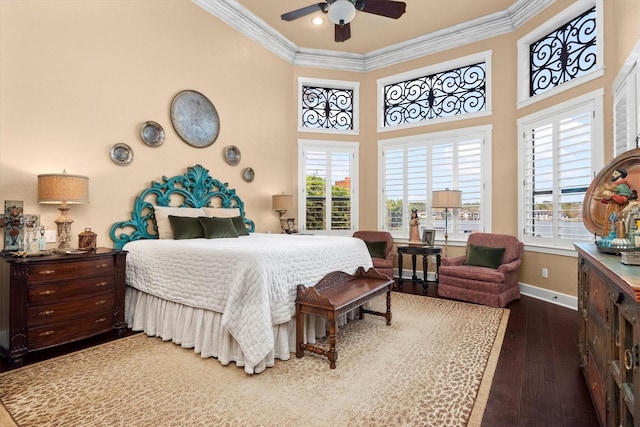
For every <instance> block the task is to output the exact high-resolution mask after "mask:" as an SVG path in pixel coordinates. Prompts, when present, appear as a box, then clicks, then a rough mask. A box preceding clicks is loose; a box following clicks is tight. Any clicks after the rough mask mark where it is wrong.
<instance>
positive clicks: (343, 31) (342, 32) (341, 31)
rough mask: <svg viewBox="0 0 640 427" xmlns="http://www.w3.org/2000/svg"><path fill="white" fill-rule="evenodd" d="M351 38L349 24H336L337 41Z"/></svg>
mask: <svg viewBox="0 0 640 427" xmlns="http://www.w3.org/2000/svg"><path fill="white" fill-rule="evenodd" d="M350 38H351V24H349V23H346V24H344V25H342V26H340V25H338V24H336V30H335V40H336V41H337V42H343V41H345V40H349V39H350Z"/></svg>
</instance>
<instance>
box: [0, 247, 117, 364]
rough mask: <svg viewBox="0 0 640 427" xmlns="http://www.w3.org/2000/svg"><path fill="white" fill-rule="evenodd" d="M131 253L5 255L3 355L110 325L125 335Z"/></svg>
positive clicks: (0, 290)
mask: <svg viewBox="0 0 640 427" xmlns="http://www.w3.org/2000/svg"><path fill="white" fill-rule="evenodd" d="M125 262H126V252H124V251H118V250H113V249H107V248H98V249H96V250H93V251H89V252H87V253H83V254H66V255H65V254H63V255H57V254H56V255H51V256H41V257H24V258H19V257H11V256H2V257H0V355H2V356H3V357H5V358H7V359H8V360H9V365H10V367H11V368H15V367H19V366H22V363H23V356H24V355H25V354H27V353H29V352H32V351H36V350H41V349H45V348H49V347H53V346H57V345H61V344H66V343H69V342H72V341H77V340H81V339H83V338H88V337H91V336H94V335H98V334H101V333H104V332H108V331H110V330H115V332H116V333H117V335H118V336H121V335H123V334H124V332H125V329H126V323H125V321H124V293H125V285H124V281H125Z"/></svg>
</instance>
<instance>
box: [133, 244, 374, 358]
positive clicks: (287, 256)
mask: <svg viewBox="0 0 640 427" xmlns="http://www.w3.org/2000/svg"><path fill="white" fill-rule="evenodd" d="M124 250H126V251H128V252H129V253H128V255H127V270H126V282H127V285H129V286H132V287H134V288H136V289H139V290H140V291H142V292H146V293H148V294H151V295H154V296H156V297H159V298H162V299H166V300H169V301H173V302H176V303H180V304H184V305H187V306H191V307H196V308H202V309H207V310H212V311H216V312H219V313H223V316H222V326H223V327H225V328H226V329H227V330H228V331H229V333H230V334H231V335H233V337H234V338H235V339H236V341H238V343H239V345H240V348H241V349H242V352H243V354H244V357H245V361H246V363H247V364H248V365H249V366H253V365H255V364H257V363H258V362H259V361H260V360H262V359H263V358H264V357H265V356H266V355H267V353H268V352H269V351H270V350H271V349H272V348H273V346H274V337H273V332H272V328H273V326H274V325H279V324H282V323H285V322H288V321H289V320H291V318H292V317H293V316H294V315H295V296H296V286H297V285H298V284H303V285H305V286H314V285H315V284H316V283H318V281H320V279H322V278H323V277H324V276H325V275H326V274H327V273H329V272H332V271H337V270H339V271H344V272H347V273H349V274H353V273H354V272H355V271H356V269H357V268H358V267H364V268H365V269H369V268H371V267H372V262H371V256H370V255H369V252H368V250H367V247H366V245H365V244H364V242H363V241H362V240H360V239H356V238H352V237H330V236H304V235H282V234H260V233H254V234H251V235H249V236H242V237H238V238H227V239H189V240H139V241H134V242H130V243H127V244H126V245H125V247H124Z"/></svg>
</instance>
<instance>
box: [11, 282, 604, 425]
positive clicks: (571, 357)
mask: <svg viewBox="0 0 640 427" xmlns="http://www.w3.org/2000/svg"><path fill="white" fill-rule="evenodd" d="M402 292H407V293H414V294H420V295H423V292H422V286H414V285H413V284H410V283H405V284H404V285H403V290H402ZM427 295H429V296H435V289H434V286H433V285H430V286H429V289H428V292H427ZM507 308H508V309H509V310H510V314H509V323H508V326H507V331H506V334H505V337H504V342H503V345H502V350H501V353H500V359H499V361H498V366H497V368H496V372H495V376H494V379H493V385H492V387H491V393H490V395H489V400H488V402H487V407H486V411H485V414H484V418H483V421H482V426H483V427H525V426H526V427H529V426H540V427H545V426H547V427H586V426H597V425H598V421H597V418H596V415H595V412H594V409H593V405H592V403H591V399H590V397H589V392H588V390H587V386H586V383H585V381H584V378H583V377H582V372H581V371H580V369H579V367H578V334H577V328H578V326H577V325H578V313H577V312H576V311H574V310H571V309H568V308H563V307H560V306H557V305H554V304H550V303H546V302H543V301H540V300H537V299H535V298H531V297H526V296H522V298H521V299H520V300H518V301H514V302H512V303H511V304H509V306H508V307H507ZM127 334H131V332H128V333H127ZM113 338H114V334H111V333H108V334H103V335H101V336H98V337H94V338H91V339H88V340H85V341H82V342H79V343H73V344H69V345H66V346H63V347H60V348H56V349H52V350H48V351H41V352H36V353H33V354H30V355H28V356H27V357H25V364H31V363H35V362H38V361H41V360H43V359H45V358H49V357H55V356H59V355H61V354H64V353H67V352H70V351H76V350H80V349H82V348H85V347H88V346H92V345H96V344H100V343H104V342H107V341H109V340H112V339H113ZM7 369H8V366H7V363H6V361H5V360H4V359H2V358H0V372H4V371H6V370H7Z"/></svg>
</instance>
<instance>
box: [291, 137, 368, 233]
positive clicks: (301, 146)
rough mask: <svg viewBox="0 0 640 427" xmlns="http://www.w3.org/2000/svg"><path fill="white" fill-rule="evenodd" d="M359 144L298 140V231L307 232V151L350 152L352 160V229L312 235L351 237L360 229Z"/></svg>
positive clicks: (314, 231)
mask: <svg viewBox="0 0 640 427" xmlns="http://www.w3.org/2000/svg"><path fill="white" fill-rule="evenodd" d="M359 149H360V143H359V142H352V141H323V140H316V139H299V140H298V200H299V201H300V202H299V203H298V230H299V231H300V232H307V229H306V225H307V212H306V211H307V209H306V206H307V204H306V183H307V181H306V178H307V176H306V163H305V150H316V151H325V152H333V151H338V152H349V153H351V155H352V158H351V165H350V166H351V176H350V180H351V182H350V189H351V229H349V230H310V231H309V232H310V233H312V234H318V235H331V236H351V235H353V233H354V232H355V231H356V230H358V229H359V206H360V202H359V194H360V191H359V161H360V159H359Z"/></svg>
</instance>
